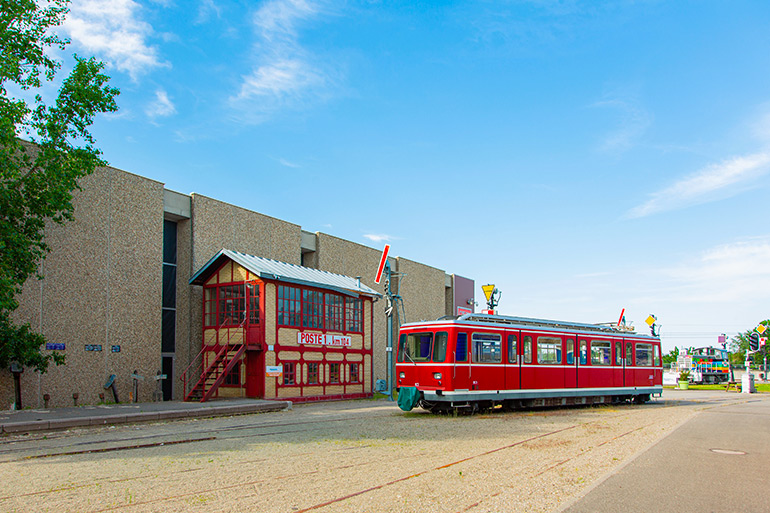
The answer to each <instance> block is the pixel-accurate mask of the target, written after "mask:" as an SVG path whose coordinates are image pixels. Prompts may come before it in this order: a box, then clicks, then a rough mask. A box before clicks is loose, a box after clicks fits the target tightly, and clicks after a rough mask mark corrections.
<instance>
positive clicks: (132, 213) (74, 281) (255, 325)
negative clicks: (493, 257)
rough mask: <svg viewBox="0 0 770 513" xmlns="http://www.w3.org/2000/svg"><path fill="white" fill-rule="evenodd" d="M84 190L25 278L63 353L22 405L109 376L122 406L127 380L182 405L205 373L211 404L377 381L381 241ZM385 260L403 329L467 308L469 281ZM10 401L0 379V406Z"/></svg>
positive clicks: (96, 397) (21, 317)
mask: <svg viewBox="0 0 770 513" xmlns="http://www.w3.org/2000/svg"><path fill="white" fill-rule="evenodd" d="M81 186H82V188H83V190H82V191H79V192H77V193H76V194H75V201H74V205H75V219H74V220H73V221H71V222H69V223H67V224H65V225H63V226H59V225H55V224H50V225H49V227H48V228H47V230H46V242H47V243H48V244H49V245H50V246H51V248H52V251H51V253H50V254H49V255H48V256H47V258H46V259H45V261H44V262H43V265H42V273H43V275H44V279H42V280H35V279H32V280H29V281H28V282H27V283H26V284H25V286H24V292H23V294H22V295H21V297H20V303H21V306H20V308H19V309H18V310H17V312H16V314H15V319H16V320H17V321H19V322H29V323H30V324H31V325H32V327H33V328H34V329H35V330H37V331H39V332H41V333H42V334H43V335H45V336H46V338H47V340H48V346H47V347H48V348H47V350H49V351H59V352H61V353H63V354H65V355H66V364H65V365H63V366H60V367H57V366H54V365H51V366H50V367H49V371H48V372H47V373H46V374H43V375H40V374H38V373H35V372H33V371H31V370H29V369H27V370H26V371H25V372H24V374H23V375H22V393H23V396H22V403H23V404H24V406H31V407H42V406H43V405H44V402H45V401H44V396H48V398H49V400H48V404H49V406H70V405H72V404H73V394H77V396H78V404H95V403H98V402H100V401H101V400H103V399H102V397H104V399H106V400H111V398H112V397H111V393H110V392H109V391H107V390H105V389H104V385H105V383H106V382H107V380H108V379H109V377H110V376H111V375H115V384H116V390H117V392H118V396H119V399H120V400H121V401H123V402H126V401H128V400H129V395H130V394H133V390H134V378H133V377H132V375H133V376H141V378H140V379H139V380H138V382H137V385H138V400H140V401H150V400H152V399H153V397H157V396H162V398H163V399H165V400H171V399H174V400H181V399H183V398H184V397H185V396H186V395H188V394H190V392H191V390H192V389H193V388H194V386H195V384H196V383H197V381H198V377H199V375H200V372H201V370H203V371H206V370H207V369H208V370H210V371H211V374H212V375H211V376H210V378H209V380H208V381H209V383H208V385H207V386H206V387H204V388H206V390H207V391H210V392H211V395H212V396H214V397H232V396H238V397H266V398H271V397H282V398H284V397H285V398H289V397H291V398H294V399H295V400H323V399H334V398H343V397H361V396H367V395H370V394H371V393H372V390H373V386H374V383H375V381H376V380H377V379H385V378H386V367H387V363H386V362H387V358H386V351H385V347H386V316H385V313H384V310H385V304H384V301H381V300H380V298H379V296H380V295H381V294H382V293H383V292H384V287H383V284H382V283H380V285H376V284H375V283H374V276H375V273H376V271H377V264H378V263H379V259H380V255H381V250H380V249H373V248H369V247H367V246H363V245H360V244H357V243H354V242H351V241H347V240H344V239H340V238H337V237H334V236H332V235H328V234H325V233H320V232H319V233H310V232H307V231H304V230H302V228H301V227H300V226H298V225H296V224H292V223H289V222H286V221H282V220H279V219H275V218H272V217H268V216H265V215H263V214H259V213H257V212H254V211H251V210H247V209H244V208H241V207H238V206H235V205H230V204H227V203H224V202H221V201H218V200H215V199H211V198H208V197H206V196H202V195H200V194H191V195H185V194H180V193H177V192H174V191H170V190H168V189H166V188H164V186H163V184H162V183H160V182H157V181H154V180H151V179H148V178H144V177H141V176H137V175H134V174H131V173H128V172H125V171H121V170H119V169H115V168H112V167H107V168H101V169H99V170H98V171H97V172H96V173H94V174H93V175H91V176H89V177H86V178H84V179H83V180H82V181H81ZM223 250H224V251H223ZM389 262H390V266H391V268H392V269H393V270H394V271H398V272H401V273H406V275H407V277H406V278H405V279H403V280H402V282H401V284H400V294H401V296H402V297H403V298H404V302H405V304H406V319H402V322H411V321H417V320H427V319H435V318H438V317H440V316H443V315H450V314H451V315H454V314H457V313H458V312H461V311H462V310H459V308H471V309H472V308H473V297H472V296H473V281H472V280H468V279H466V278H462V277H460V276H455V275H448V274H446V273H445V272H444V271H442V270H440V269H436V268H434V267H430V266H428V265H425V264H422V263H418V262H414V261H411V260H408V259H405V258H401V257H396V258H389ZM271 266H273V271H274V272H271V271H270V270H269V268H270V267H271ZM228 272H229V273H230V275H229V278H225V277H224V275H225V274H226V273H228ZM359 277H360V279H359ZM227 279H230V280H231V281H227ZM227 287H230V288H227ZM297 309H298V310H297ZM228 315H229V316H230V317H229V318H228ZM297 316H299V317H297ZM303 337H304V338H303ZM226 345H229V346H231V347H228V348H227V351H226V352H223V349H222V348H223V346H226ZM217 358H219V360H220V362H219V363H216V362H215V360H216V359H217ZM223 362H224V365H222V363H223ZM213 367H218V368H216V369H215V368H213ZM195 369H198V370H197V372H196V371H195ZM186 370H187V374H185V371H186ZM225 371H226V372H225ZM158 374H161V375H164V376H165V377H166V379H161V380H159V381H156V379H154V378H155V377H156V376H157V375H158ZM185 375H186V376H187V381H188V383H187V389H186V390H185V383H184V381H183V376H185ZM216 381H219V383H215V382H216ZM156 383H159V385H158V386H157V387H156ZM212 387H213V388H215V389H216V390H213V391H212V390H211V389H212ZM100 394H106V395H105V396H102V397H100ZM193 395H194V396H195V395H197V392H194V393H193ZM13 400H14V398H13V379H12V376H11V374H10V372H8V371H7V370H6V371H5V372H0V401H3V402H2V403H0V409H5V408H7V407H8V405H10V404H11V403H12V402H13Z"/></svg>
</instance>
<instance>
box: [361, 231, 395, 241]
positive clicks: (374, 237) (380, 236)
mask: <svg viewBox="0 0 770 513" xmlns="http://www.w3.org/2000/svg"><path fill="white" fill-rule="evenodd" d="M364 238H365V239H369V240H370V241H372V242H390V241H392V240H393V239H394V238H395V237H393V236H392V235H387V234H384V233H365V234H364Z"/></svg>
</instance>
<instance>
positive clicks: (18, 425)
mask: <svg viewBox="0 0 770 513" xmlns="http://www.w3.org/2000/svg"><path fill="white" fill-rule="evenodd" d="M291 409H292V403H291V401H271V402H269V403H267V402H266V403H259V404H238V405H222V406H205V407H201V408H191V409H184V410H167V411H157V412H137V413H128V414H117V415H93V416H88V417H75V418H68V419H50V420H32V421H23V422H7V423H4V424H0V433H2V434H11V433H14V434H21V433H30V432H40V431H56V430H58V429H69V428H73V427H89V426H106V425H115V424H134V423H140V422H157V421H161V420H175V419H189V418H210V417H226V416H229V415H249V414H253V413H269V412H276V411H285V410H291Z"/></svg>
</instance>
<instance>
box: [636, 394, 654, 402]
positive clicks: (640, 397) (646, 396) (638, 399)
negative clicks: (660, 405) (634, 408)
mask: <svg viewBox="0 0 770 513" xmlns="http://www.w3.org/2000/svg"><path fill="white" fill-rule="evenodd" d="M649 400H650V394H642V395H637V396H634V404H644V403H646V402H647V401H649Z"/></svg>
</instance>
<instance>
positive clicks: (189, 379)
mask: <svg viewBox="0 0 770 513" xmlns="http://www.w3.org/2000/svg"><path fill="white" fill-rule="evenodd" d="M226 322H227V321H226V320H225V321H222V324H220V325H219V326H218V327H217V328H216V333H217V342H216V344H214V347H215V348H217V349H215V351H216V354H217V357H216V358H218V356H219V352H220V351H221V349H219V346H224V348H225V350H227V347H229V346H230V340H231V338H232V336H233V334H234V333H233V328H227V341H226V342H225V343H224V344H222V343H221V341H220V340H219V334H220V332H221V331H222V328H223V327H224V326H225V323H226ZM235 330H236V333H237V332H238V331H240V332H241V333H242V339H241V340H242V341H243V343H244V344H245V343H246V316H245V315H244V318H243V320H242V321H241V323H240V324H239V325H238V327H237V328H235ZM211 347H212V346H210V345H207V344H206V341H205V340H204V341H203V343H202V344H201V350H200V351H199V352H198V354H197V355H195V357H194V358H193V359H192V360H191V361H190V365H188V366H187V368H186V369H185V370H184V372H182V377H181V378H179V379H181V380H182V383H183V391H184V392H183V397H184V399H187V396H188V395H189V394H190V392H192V388H191V389H189V390H188V385H192V387H193V388H194V387H195V385H197V384H198V382H199V381H200V379H201V377H202V376H203V373H204V372H205V371H206V369H205V368H204V358H203V354H204V353H205V352H207V351H211V349H210V348H211ZM216 358H215V359H216ZM228 363H229V362H228ZM192 371H195V375H194V376H193V374H192V373H191V372H192Z"/></svg>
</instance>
